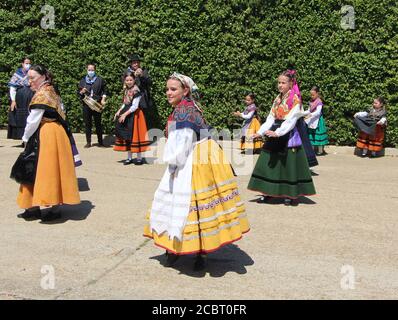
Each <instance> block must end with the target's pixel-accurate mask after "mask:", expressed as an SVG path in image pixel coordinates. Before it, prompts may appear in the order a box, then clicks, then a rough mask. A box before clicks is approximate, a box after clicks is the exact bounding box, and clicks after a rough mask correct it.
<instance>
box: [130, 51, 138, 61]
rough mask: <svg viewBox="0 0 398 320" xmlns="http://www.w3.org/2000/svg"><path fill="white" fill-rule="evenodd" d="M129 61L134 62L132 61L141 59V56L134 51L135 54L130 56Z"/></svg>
mask: <svg viewBox="0 0 398 320" xmlns="http://www.w3.org/2000/svg"><path fill="white" fill-rule="evenodd" d="M129 61H130V62H132V61H141V57H140V56H139V55H138V54H136V53H134V54H131V55H130V56H129Z"/></svg>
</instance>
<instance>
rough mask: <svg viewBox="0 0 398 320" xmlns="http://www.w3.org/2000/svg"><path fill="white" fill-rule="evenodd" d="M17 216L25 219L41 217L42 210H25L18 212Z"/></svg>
mask: <svg viewBox="0 0 398 320" xmlns="http://www.w3.org/2000/svg"><path fill="white" fill-rule="evenodd" d="M17 217H18V218H22V219H25V220H35V219H40V217H41V211H40V209H35V210H25V211H24V212H23V213H20V214H18V215H17Z"/></svg>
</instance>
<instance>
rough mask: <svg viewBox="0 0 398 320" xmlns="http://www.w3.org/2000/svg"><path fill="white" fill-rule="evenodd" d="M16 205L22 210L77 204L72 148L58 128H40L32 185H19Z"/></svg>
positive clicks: (56, 125) (45, 125) (52, 124)
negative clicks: (37, 156) (34, 175)
mask: <svg viewBox="0 0 398 320" xmlns="http://www.w3.org/2000/svg"><path fill="white" fill-rule="evenodd" d="M17 203H18V205H19V207H20V208H23V209H27V208H30V207H34V206H53V205H58V204H79V203H80V196H79V189H78V184H77V178H76V172H75V165H74V162H73V156H72V148H71V145H70V141H69V138H68V136H67V135H66V133H65V130H64V128H63V127H62V126H61V124H59V123H57V122H48V123H43V124H42V125H41V128H40V147H39V158H38V163H37V171H36V178H35V184H34V185H23V184H21V186H20V188H19V194H18V198H17Z"/></svg>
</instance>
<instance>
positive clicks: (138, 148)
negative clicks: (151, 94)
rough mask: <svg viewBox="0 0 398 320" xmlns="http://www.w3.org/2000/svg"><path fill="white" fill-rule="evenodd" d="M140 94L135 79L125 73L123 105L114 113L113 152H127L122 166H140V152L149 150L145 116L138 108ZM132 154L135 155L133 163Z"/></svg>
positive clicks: (141, 162) (141, 160)
mask: <svg viewBox="0 0 398 320" xmlns="http://www.w3.org/2000/svg"><path fill="white" fill-rule="evenodd" d="M141 97H142V95H141V92H140V89H139V88H138V86H137V85H136V84H135V77H134V74H132V73H127V74H126V75H125V77H124V92H123V105H122V106H121V107H120V109H119V110H118V111H117V112H116V114H115V117H114V119H115V120H116V121H115V128H116V130H115V131H116V142H115V145H114V147H113V150H115V151H127V160H125V161H124V165H129V164H131V163H134V164H135V165H142V164H143V163H144V159H143V158H142V156H141V152H144V151H147V150H149V145H150V142H149V141H148V134H147V126H146V121H145V116H144V113H143V111H142V110H141V108H140V101H141ZM132 153H137V159H135V161H134V160H133V158H132Z"/></svg>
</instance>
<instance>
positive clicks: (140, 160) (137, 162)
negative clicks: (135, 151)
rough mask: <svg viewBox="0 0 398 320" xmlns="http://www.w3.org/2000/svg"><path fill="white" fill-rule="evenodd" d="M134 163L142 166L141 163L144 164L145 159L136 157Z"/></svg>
mask: <svg viewBox="0 0 398 320" xmlns="http://www.w3.org/2000/svg"><path fill="white" fill-rule="evenodd" d="M134 164H135V165H136V166H141V165H143V164H144V160H142V159H135V161H134Z"/></svg>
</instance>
